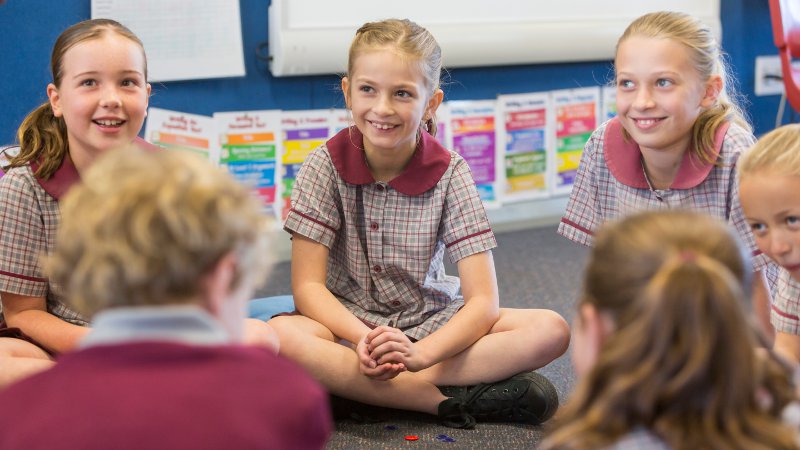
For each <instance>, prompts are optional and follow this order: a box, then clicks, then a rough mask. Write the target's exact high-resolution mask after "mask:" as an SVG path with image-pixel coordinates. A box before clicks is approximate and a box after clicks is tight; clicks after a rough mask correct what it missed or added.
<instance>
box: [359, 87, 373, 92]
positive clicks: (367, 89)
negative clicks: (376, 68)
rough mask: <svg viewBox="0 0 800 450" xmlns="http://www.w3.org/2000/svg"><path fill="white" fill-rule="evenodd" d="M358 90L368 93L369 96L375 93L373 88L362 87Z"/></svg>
mask: <svg viewBox="0 0 800 450" xmlns="http://www.w3.org/2000/svg"><path fill="white" fill-rule="evenodd" d="M358 90H359V91H361V92H366V93H368V94H369V93H371V92H373V91H374V89H372V86H361V87H360V88H358Z"/></svg>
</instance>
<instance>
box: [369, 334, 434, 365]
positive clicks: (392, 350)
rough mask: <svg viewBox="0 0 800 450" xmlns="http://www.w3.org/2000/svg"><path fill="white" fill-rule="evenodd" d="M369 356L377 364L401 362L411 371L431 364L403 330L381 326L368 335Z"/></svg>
mask: <svg viewBox="0 0 800 450" xmlns="http://www.w3.org/2000/svg"><path fill="white" fill-rule="evenodd" d="M366 343H367V345H368V350H369V358H370V359H371V360H373V361H375V362H376V363H377V364H379V365H380V364H386V363H399V364H402V365H403V366H405V368H406V369H407V370H410V371H411V372H417V371H419V370H422V369H425V368H427V367H428V366H429V364H426V363H425V361H424V360H423V358H422V355H421V354H420V352H419V351H418V348H417V346H416V345H414V343H413V342H411V339H409V338H408V336H406V335H405V333H403V332H402V331H401V330H399V329H397V328H392V327H388V326H380V327H377V328H375V329H374V330H372V331H371V332H370V333H369V334H367V337H366Z"/></svg>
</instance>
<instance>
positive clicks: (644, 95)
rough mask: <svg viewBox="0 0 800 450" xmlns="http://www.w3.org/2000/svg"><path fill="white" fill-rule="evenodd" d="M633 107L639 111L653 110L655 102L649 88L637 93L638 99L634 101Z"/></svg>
mask: <svg viewBox="0 0 800 450" xmlns="http://www.w3.org/2000/svg"><path fill="white" fill-rule="evenodd" d="M633 106H634V107H635V108H637V109H647V108H652V107H653V106H654V102H653V96H652V95H651V92H650V89H647V88H641V89H639V90H638V91H637V92H636V99H635V100H634V103H633Z"/></svg>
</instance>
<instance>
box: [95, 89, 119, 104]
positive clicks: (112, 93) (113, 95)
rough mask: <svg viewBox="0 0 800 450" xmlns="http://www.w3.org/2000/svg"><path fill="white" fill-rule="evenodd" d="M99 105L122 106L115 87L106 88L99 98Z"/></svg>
mask: <svg viewBox="0 0 800 450" xmlns="http://www.w3.org/2000/svg"><path fill="white" fill-rule="evenodd" d="M100 106H102V107H104V108H119V107H120V106H122V99H121V98H120V96H119V94H118V93H117V90H116V89H106V90H105V91H104V92H103V96H102V97H101V98H100Z"/></svg>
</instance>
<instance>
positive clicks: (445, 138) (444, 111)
mask: <svg viewBox="0 0 800 450" xmlns="http://www.w3.org/2000/svg"><path fill="white" fill-rule="evenodd" d="M449 136H450V107H449V106H448V105H447V103H442V104H441V105H439V108H437V109H436V136H435V137H436V140H437V141H439V143H440V144H442V146H443V147H445V148H447V149H448V150H450V149H451V148H452V147H450V140H449Z"/></svg>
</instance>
